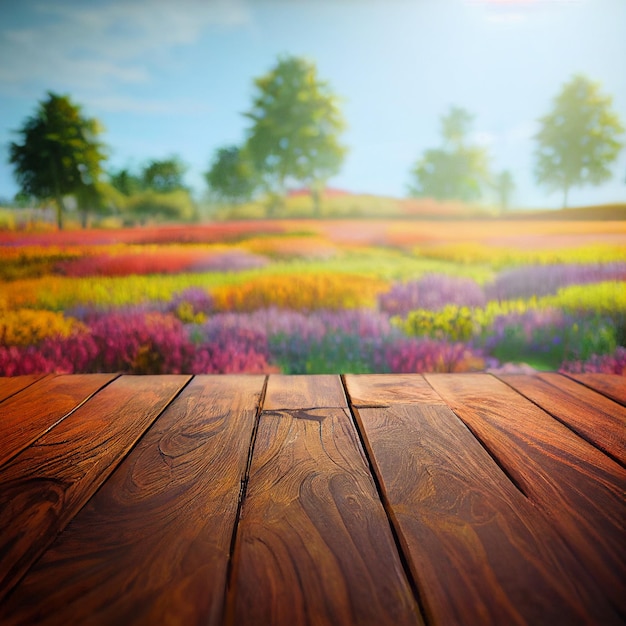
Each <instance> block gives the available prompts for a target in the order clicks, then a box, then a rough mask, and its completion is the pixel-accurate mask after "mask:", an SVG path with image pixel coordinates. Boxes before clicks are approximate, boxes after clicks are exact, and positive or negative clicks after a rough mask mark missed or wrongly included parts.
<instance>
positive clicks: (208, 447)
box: [0, 376, 264, 625]
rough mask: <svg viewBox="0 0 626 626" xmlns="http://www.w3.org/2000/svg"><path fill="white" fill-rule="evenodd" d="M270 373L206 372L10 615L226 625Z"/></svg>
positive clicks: (85, 514)
mask: <svg viewBox="0 0 626 626" xmlns="http://www.w3.org/2000/svg"><path fill="white" fill-rule="evenodd" d="M263 384H264V377H262V376H225V377H212V376H197V377H195V378H194V379H193V381H192V382H191V383H190V384H189V385H188V386H187V387H186V388H185V390H184V391H183V392H182V393H181V395H180V396H178V397H177V398H176V400H175V401H174V402H173V403H172V404H171V405H170V406H169V407H168V409H167V410H166V412H165V413H164V414H163V415H162V416H161V417H160V418H159V419H158V420H157V422H156V423H155V424H153V426H152V427H151V428H150V430H149V431H148V432H147V433H146V435H145V436H144V437H143V438H142V440H141V441H140V442H139V444H138V445H137V446H136V447H135V448H134V449H133V451H132V452H131V454H129V456H128V457H126V459H125V460H124V461H123V462H122V463H121V464H120V465H119V467H118V468H117V470H116V471H115V472H114V473H113V474H112V475H111V477H110V478H109V479H108V481H107V482H106V484H105V485H104V486H103V487H102V488H101V489H100V490H99V491H98V493H97V494H96V495H95V496H94V497H93V498H92V499H91V500H90V502H89V503H88V504H87V505H86V506H85V507H84V508H83V510H82V511H81V512H80V513H79V514H78V515H77V516H76V517H75V518H74V519H73V520H72V523H71V524H70V525H69V526H68V527H67V528H66V530H65V532H63V533H62V534H61V535H60V536H59V537H58V539H57V541H56V542H55V543H54V544H53V545H52V546H51V547H50V549H48V551H47V552H46V553H45V554H44V555H43V557H42V558H41V559H40V560H39V561H38V562H37V564H36V565H35V566H34V567H33V568H32V569H31V570H30V571H29V573H28V574H27V576H26V577H25V578H24V580H23V581H22V583H21V584H20V586H19V587H18V589H16V590H15V592H14V593H13V594H12V595H11V596H10V598H9V600H8V603H7V605H6V606H5V607H4V610H0V621H2V623H3V624H6V625H9V624H40V625H44V624H58V623H64V624H86V623H89V624H94V625H95V624H131V623H132V624H150V625H151V624H170V625H172V624H181V625H192V624H219V623H221V617H222V608H223V598H224V594H225V588H226V571H227V565H228V559H229V550H230V543H231V535H232V531H233V527H234V524H235V518H236V514H237V508H238V499H239V492H240V488H241V481H242V480H243V478H244V472H245V469H246V465H247V461H248V453H249V447H250V439H251V436H252V430H253V426H254V422H255V417H256V411H257V408H258V404H259V400H260V397H261V391H262V389H263Z"/></svg>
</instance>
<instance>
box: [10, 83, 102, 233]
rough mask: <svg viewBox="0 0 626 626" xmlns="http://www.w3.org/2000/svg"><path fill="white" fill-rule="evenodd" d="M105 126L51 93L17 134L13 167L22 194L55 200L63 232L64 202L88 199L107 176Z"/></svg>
mask: <svg viewBox="0 0 626 626" xmlns="http://www.w3.org/2000/svg"><path fill="white" fill-rule="evenodd" d="M101 130H102V129H101V126H100V124H99V123H98V121H97V120H96V119H92V118H87V117H85V116H84V115H83V113H82V110H81V107H80V106H79V105H77V104H74V103H73V102H72V101H71V100H70V98H69V96H61V95H58V94H55V93H52V92H48V95H47V98H46V99H44V100H42V101H41V102H40V103H39V106H38V108H37V111H36V113H35V114H34V115H33V116H31V117H29V118H27V119H26V121H25V122H24V124H23V126H22V127H21V128H20V129H18V130H17V131H16V132H17V133H18V134H19V135H20V136H21V140H20V141H18V142H14V143H11V144H10V147H9V154H10V156H9V161H10V163H11V164H12V165H13V167H14V174H15V178H16V180H17V182H18V184H19V185H20V188H21V193H23V194H26V195H28V196H30V197H34V198H37V199H39V200H52V201H54V203H55V205H56V210H57V226H58V228H59V229H62V228H63V211H64V204H63V198H64V196H68V195H73V196H78V195H80V196H81V197H83V198H87V197H88V196H89V192H88V190H89V189H90V188H93V187H94V185H95V183H96V182H97V181H98V179H99V178H100V176H101V174H102V166H101V164H102V162H103V161H104V160H105V158H106V156H105V152H104V146H103V144H102V143H100V141H99V140H98V136H99V135H100V133H101Z"/></svg>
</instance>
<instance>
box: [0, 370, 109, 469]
mask: <svg viewBox="0 0 626 626" xmlns="http://www.w3.org/2000/svg"><path fill="white" fill-rule="evenodd" d="M115 377H116V374H76V375H65V376H50V377H46V378H44V379H42V380H40V381H39V382H37V383H36V384H34V385H31V386H30V387H28V388H27V389H25V390H24V391H22V392H21V393H19V394H18V395H15V396H13V397H11V398H9V399H7V400H6V401H5V402H3V403H2V407H1V408H0V415H1V416H2V417H1V418H0V441H2V447H1V448H0V466H2V465H4V464H5V463H6V462H7V461H9V459H11V458H13V457H14V456H15V455H16V454H18V453H19V452H21V451H22V450H24V448H26V447H28V446H29V445H30V444H31V443H33V441H36V440H37V439H38V438H39V437H41V436H42V435H43V434H44V433H46V432H48V431H49V430H50V429H51V428H53V427H54V426H55V425H57V424H58V423H59V422H60V421H61V420H63V419H64V418H65V417H67V415H69V414H70V413H71V412H72V411H74V410H75V409H76V408H77V407H79V406H80V405H81V404H82V403H83V402H85V401H86V400H87V399H89V398H90V397H91V396H92V395H93V394H94V393H96V392H97V391H98V390H99V389H101V388H102V387H104V386H105V385H106V384H107V383H109V382H110V381H111V380H113V379H114V378H115Z"/></svg>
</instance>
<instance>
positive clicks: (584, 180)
mask: <svg viewBox="0 0 626 626" xmlns="http://www.w3.org/2000/svg"><path fill="white" fill-rule="evenodd" d="M611 105H612V98H611V97H610V96H606V95H603V94H602V93H600V86H599V84H598V83H594V82H592V81H590V80H589V79H587V78H585V77H584V76H581V75H578V76H574V77H573V78H572V79H571V80H570V81H569V82H568V83H566V84H565V85H564V86H563V87H562V89H561V91H560V93H559V94H558V95H557V96H556V98H555V99H554V101H553V104H552V110H551V111H550V112H549V113H548V114H547V115H545V116H544V117H542V118H541V119H540V120H539V124H540V129H539V132H538V133H537V135H535V140H536V142H537V148H536V150H535V161H536V163H535V178H536V180H537V182H538V183H539V184H541V185H545V186H546V187H548V188H549V189H550V190H556V189H560V190H562V191H563V207H564V208H565V207H566V206H567V199H568V194H569V191H570V189H571V188H572V187H575V186H578V187H581V186H584V185H599V184H600V183H602V182H604V181H605V180H608V179H609V178H611V171H610V169H609V166H610V165H611V163H613V162H614V161H615V160H616V159H617V156H618V155H619V152H620V150H621V148H622V143H621V142H620V141H619V139H618V137H619V136H620V135H621V134H622V133H623V132H624V128H623V127H622V125H621V123H620V120H619V117H618V116H617V114H616V113H615V112H614V111H613V110H612V109H611Z"/></svg>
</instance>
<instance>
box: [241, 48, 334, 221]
mask: <svg viewBox="0 0 626 626" xmlns="http://www.w3.org/2000/svg"><path fill="white" fill-rule="evenodd" d="M255 85H256V88H257V91H258V93H257V95H256V97H255V98H254V101H253V105H252V109H251V110H250V111H249V112H247V113H245V115H246V117H248V118H249V119H250V120H252V126H251V127H250V129H249V130H248V137H247V144H246V149H247V152H248V153H249V155H250V157H251V159H252V163H253V165H254V168H255V170H256V171H257V172H258V173H259V175H260V176H261V179H262V181H263V184H264V186H265V188H266V189H267V191H268V192H269V194H270V196H271V197H273V198H274V200H275V202H277V203H280V202H282V199H283V198H284V195H285V192H286V185H287V182H288V181H289V180H293V181H297V182H299V183H301V184H302V183H304V184H305V185H307V186H308V187H309V188H310V189H311V194H312V197H313V201H314V204H315V209H316V212H319V198H320V193H321V190H322V189H323V188H324V186H325V184H326V181H327V180H328V179H329V178H330V177H331V176H333V175H334V174H336V173H337V172H338V171H339V169H340V167H341V164H342V162H343V159H344V156H345V153H346V148H345V147H344V146H342V145H341V144H340V143H339V139H338V138H339V134H340V133H341V131H342V130H343V129H344V127H345V123H344V120H343V117H342V115H341V113H340V111H339V108H338V105H337V100H336V98H335V96H333V94H332V93H331V91H330V88H329V87H328V85H327V83H325V82H322V81H320V80H319V79H318V77H317V69H316V67H315V65H314V64H312V63H310V62H308V61H306V60H304V59H301V58H298V57H282V58H280V59H279V60H278V63H277V64H276V66H275V67H274V68H273V69H272V70H271V71H270V72H269V73H267V74H265V75H264V76H261V77H260V78H257V79H256V80H255Z"/></svg>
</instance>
